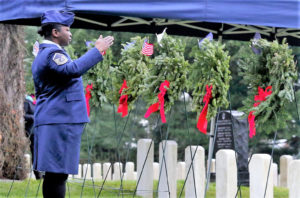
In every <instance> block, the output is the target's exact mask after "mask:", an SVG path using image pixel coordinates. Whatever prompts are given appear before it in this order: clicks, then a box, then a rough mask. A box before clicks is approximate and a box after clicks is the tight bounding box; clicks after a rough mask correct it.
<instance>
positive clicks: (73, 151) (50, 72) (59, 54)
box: [32, 41, 102, 174]
mask: <svg viewBox="0 0 300 198" xmlns="http://www.w3.org/2000/svg"><path fill="white" fill-rule="evenodd" d="M101 60H102V55H101V53H100V52H99V51H98V49H96V48H92V49H91V50H89V51H88V52H87V53H86V54H85V55H83V56H81V57H80V58H79V59H77V60H74V61H72V60H71V58H70V57H69V55H68V54H67V53H66V52H65V51H64V50H63V49H62V48H61V47H60V46H59V45H57V44H55V43H53V42H51V41H46V42H43V43H42V44H40V46H39V52H38V55H37V56H36V58H35V60H34V62H33V64H32V74H33V80H34V84H35V91H36V98H37V103H36V108H35V113H34V116H35V117H34V118H35V122H34V125H35V131H34V164H33V165H34V169H36V170H39V171H46V172H54V173H65V174H77V171H78V163H79V153H80V141H81V134H82V130H83V124H82V123H86V122H89V118H88V116H87V108H86V102H85V97H84V89H83V84H82V79H81V75H82V74H84V73H85V72H86V71H87V70H88V69H90V68H91V67H93V66H94V65H95V64H97V63H98V62H99V61H101Z"/></svg>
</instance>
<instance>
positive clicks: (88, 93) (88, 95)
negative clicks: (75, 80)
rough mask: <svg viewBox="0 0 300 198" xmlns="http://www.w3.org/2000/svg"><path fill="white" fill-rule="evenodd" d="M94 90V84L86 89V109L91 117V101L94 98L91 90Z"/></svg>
mask: <svg viewBox="0 0 300 198" xmlns="http://www.w3.org/2000/svg"><path fill="white" fill-rule="evenodd" d="M92 89H93V84H90V85H87V86H86V87H85V102H86V109H87V114H88V116H89V117H90V99H91V98H92V93H91V90H92Z"/></svg>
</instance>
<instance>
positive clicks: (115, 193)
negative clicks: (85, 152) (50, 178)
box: [0, 179, 288, 198]
mask: <svg viewBox="0 0 300 198" xmlns="http://www.w3.org/2000/svg"><path fill="white" fill-rule="evenodd" d="M28 183H29V187H28V190H27V196H26V197H27V198H35V197H36V193H37V192H38V196H37V197H38V198H42V185H40V188H39V184H40V181H36V180H24V181H15V182H14V184H13V187H12V189H11V193H10V195H9V198H20V197H25V194H26V189H27V185H28ZM157 183H158V182H157V181H155V182H154V191H156V189H157ZM183 183H184V181H183V180H180V181H178V182H177V197H179V194H180V191H181V189H182V186H183ZM11 184H12V181H3V180H0V198H2V197H6V196H7V193H8V192H9V189H10V187H11ZM82 185H83V180H77V179H72V180H70V181H69V182H68V185H67V190H66V198H68V197H69V193H70V197H71V198H77V197H78V198H79V197H80V195H81V189H82ZM101 185H102V182H95V183H94V186H95V191H94V188H93V183H92V182H91V181H86V182H85V186H84V190H83V192H82V197H83V198H95V197H97V196H98V193H99V189H100V187H101ZM135 185H136V181H124V182H123V189H124V190H123V196H122V194H119V189H120V181H106V182H105V185H104V187H103V191H102V192H101V195H100V196H99V197H105V198H115V197H125V198H128V197H133V196H132V195H133V192H134V189H135ZM68 187H69V190H68ZM38 189H39V190H38ZM215 191H216V185H215V183H211V184H210V188H209V190H208V192H207V196H206V198H215V197H216V193H215ZM153 195H154V196H153V197H157V194H156V193H155V192H154V193H153ZM135 197H137V198H138V196H135ZM181 197H182V198H184V192H183V193H182V195H181ZM242 197H243V198H249V197H250V196H249V188H248V187H244V186H243V187H242ZM287 197H288V189H287V188H277V187H275V188H274V198H287Z"/></svg>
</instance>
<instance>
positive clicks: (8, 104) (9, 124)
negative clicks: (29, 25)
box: [0, 24, 28, 179]
mask: <svg viewBox="0 0 300 198" xmlns="http://www.w3.org/2000/svg"><path fill="white" fill-rule="evenodd" d="M24 46H25V45H24V32H23V27H22V26H17V25H6V24H0V47H1V53H0V136H1V137H0V139H1V140H0V177H5V178H9V179H14V178H15V179H23V178H25V176H26V172H27V171H28V170H26V166H25V164H26V163H25V158H24V154H25V151H26V149H27V148H28V147H27V145H28V143H27V138H26V137H25V132H24V110H23V108H24V106H23V105H24V97H25V82H24V65H23V58H24V52H25V47H24Z"/></svg>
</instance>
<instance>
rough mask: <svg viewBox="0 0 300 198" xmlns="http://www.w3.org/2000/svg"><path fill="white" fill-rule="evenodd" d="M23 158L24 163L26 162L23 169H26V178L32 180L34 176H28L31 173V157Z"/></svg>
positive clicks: (27, 155) (26, 155)
mask: <svg viewBox="0 0 300 198" xmlns="http://www.w3.org/2000/svg"><path fill="white" fill-rule="evenodd" d="M24 157H25V161H26V163H25V169H26V172H27V178H30V177H31V178H33V177H34V175H31V174H30V173H31V157H30V155H29V154H25V155H24Z"/></svg>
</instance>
